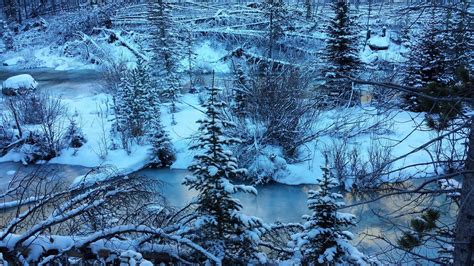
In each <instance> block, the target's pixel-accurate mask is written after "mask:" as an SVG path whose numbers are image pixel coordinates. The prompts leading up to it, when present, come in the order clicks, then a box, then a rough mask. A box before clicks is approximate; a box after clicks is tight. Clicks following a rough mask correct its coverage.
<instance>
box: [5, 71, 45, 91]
mask: <svg viewBox="0 0 474 266" xmlns="http://www.w3.org/2000/svg"><path fill="white" fill-rule="evenodd" d="M37 86H38V83H37V82H36V80H35V79H34V78H33V77H32V76H31V75H28V74H21V75H17V76H13V77H10V78H8V79H7V80H5V81H4V82H3V84H2V94H3V95H7V96H15V95H25V94H29V93H32V92H34V91H35V90H36V87H37Z"/></svg>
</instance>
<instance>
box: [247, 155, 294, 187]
mask: <svg viewBox="0 0 474 266" xmlns="http://www.w3.org/2000/svg"><path fill="white" fill-rule="evenodd" d="M252 159H254V160H253V161H252V162H250V165H249V167H248V177H249V178H251V179H252V180H254V181H255V182H256V183H267V182H269V181H271V180H278V179H279V178H280V177H285V176H287V175H288V170H287V168H286V167H287V162H286V160H285V159H284V157H283V153H282V151H281V148H278V147H273V146H267V147H265V148H263V149H262V150H261V151H260V152H259V154H258V155H256V157H254V158H252Z"/></svg>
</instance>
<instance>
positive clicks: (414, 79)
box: [405, 10, 446, 88]
mask: <svg viewBox="0 0 474 266" xmlns="http://www.w3.org/2000/svg"><path fill="white" fill-rule="evenodd" d="M425 25H426V27H425V28H424V29H423V33H422V34H421V36H419V38H416V39H415V40H414V41H413V43H412V45H411V47H410V48H411V51H410V56H409V64H410V65H409V67H408V73H407V78H406V82H405V83H406V84H407V85H409V86H411V87H416V88H423V87H425V86H426V85H428V84H429V83H432V82H436V83H440V84H445V83H446V78H445V73H446V67H445V61H444V56H445V51H446V49H445V48H446V46H445V43H444V42H443V39H442V34H441V30H440V29H441V27H442V23H441V22H440V20H439V19H438V16H437V14H436V13H435V12H434V10H432V12H431V15H430V17H429V18H428V21H427V22H426V24H425Z"/></svg>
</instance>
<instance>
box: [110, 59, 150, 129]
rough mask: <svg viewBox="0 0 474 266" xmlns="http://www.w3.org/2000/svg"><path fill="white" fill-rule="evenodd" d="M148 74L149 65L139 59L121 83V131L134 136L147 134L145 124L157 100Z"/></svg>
mask: <svg viewBox="0 0 474 266" xmlns="http://www.w3.org/2000/svg"><path fill="white" fill-rule="evenodd" d="M153 97H154V96H153V91H152V86H151V81H150V76H149V74H148V66H147V65H146V63H145V62H143V61H139V62H138V64H137V67H136V68H134V69H133V70H131V71H128V72H127V73H126V74H125V75H124V77H123V78H122V81H121V83H120V85H119V89H118V96H117V98H118V99H117V103H116V105H117V107H116V109H117V110H116V111H117V112H116V115H117V123H118V127H119V131H127V132H128V133H129V134H130V136H132V137H140V136H143V135H144V134H145V125H146V123H147V121H149V120H150V118H151V117H152V116H153V112H154V111H155V109H154V108H155V104H156V103H155V102H154V100H152V98H153Z"/></svg>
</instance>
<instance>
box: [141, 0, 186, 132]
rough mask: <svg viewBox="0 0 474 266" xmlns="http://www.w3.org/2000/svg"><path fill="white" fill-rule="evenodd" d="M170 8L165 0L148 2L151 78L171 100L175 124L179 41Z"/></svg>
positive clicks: (177, 95) (178, 89)
mask: <svg viewBox="0 0 474 266" xmlns="http://www.w3.org/2000/svg"><path fill="white" fill-rule="evenodd" d="M170 12H171V8H170V5H169V3H167V2H166V0H153V1H151V2H150V3H149V4H148V20H149V22H150V27H151V28H150V35H151V39H152V40H151V48H152V52H153V56H152V60H151V62H152V68H153V72H152V75H153V78H154V81H155V83H156V85H155V86H157V87H159V88H161V93H162V96H163V97H164V98H165V99H167V100H169V101H170V102H171V110H170V111H171V113H172V124H176V120H175V117H174V113H176V112H177V107H176V101H177V99H178V97H179V94H180V81H179V78H178V75H177V71H178V61H179V55H180V50H179V42H178V41H177V38H176V32H175V31H176V28H177V27H176V24H175V23H174V21H173V18H172V17H171V13H170Z"/></svg>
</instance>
